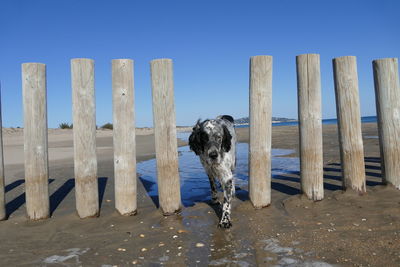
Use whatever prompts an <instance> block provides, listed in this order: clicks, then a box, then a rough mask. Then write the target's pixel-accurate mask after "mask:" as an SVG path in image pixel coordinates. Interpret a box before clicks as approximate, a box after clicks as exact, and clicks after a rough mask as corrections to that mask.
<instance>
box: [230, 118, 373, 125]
mask: <svg viewBox="0 0 400 267" xmlns="http://www.w3.org/2000/svg"><path fill="white" fill-rule="evenodd" d="M367 122H377V117H376V116H364V117H361V123H367ZM336 123H337V119H323V120H322V124H336ZM298 124H299V122H298V121H288V122H275V123H272V126H288V125H298ZM246 127H249V125H248V124H243V125H237V126H236V128H246Z"/></svg>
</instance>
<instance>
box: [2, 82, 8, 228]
mask: <svg viewBox="0 0 400 267" xmlns="http://www.w3.org/2000/svg"><path fill="white" fill-rule="evenodd" d="M4 186H5V183H4V158H3V123H2V116H1V84H0V221H1V220H4V219H6V217H7V214H6V198H5V196H6V195H5V188H4Z"/></svg>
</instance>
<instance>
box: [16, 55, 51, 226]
mask: <svg viewBox="0 0 400 267" xmlns="http://www.w3.org/2000/svg"><path fill="white" fill-rule="evenodd" d="M22 91H23V102H24V103H23V106H24V155H25V193H26V210H27V213H28V218H29V219H31V220H39V219H45V218H48V217H49V216H50V209H49V186H48V179H49V167H48V149H47V102H46V65H44V64H40V63H25V64H22Z"/></svg>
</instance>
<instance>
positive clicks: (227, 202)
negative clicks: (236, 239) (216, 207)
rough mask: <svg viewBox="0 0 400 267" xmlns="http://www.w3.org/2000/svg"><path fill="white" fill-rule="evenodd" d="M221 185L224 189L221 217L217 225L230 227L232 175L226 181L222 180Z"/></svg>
mask: <svg viewBox="0 0 400 267" xmlns="http://www.w3.org/2000/svg"><path fill="white" fill-rule="evenodd" d="M222 183H223V184H222V187H223V189H224V203H223V204H222V217H221V221H220V222H219V225H218V226H219V227H222V228H230V227H231V226H232V222H231V202H232V197H233V192H234V191H233V178H232V176H231V177H230V178H229V179H227V180H226V181H222Z"/></svg>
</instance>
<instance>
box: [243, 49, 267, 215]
mask: <svg viewBox="0 0 400 267" xmlns="http://www.w3.org/2000/svg"><path fill="white" fill-rule="evenodd" d="M249 113H250V145H249V196H250V201H251V202H252V204H253V206H254V207H255V208H262V207H266V206H268V205H269V204H270V203H271V127H272V121H271V120H272V56H254V57H251V59H250V103H249Z"/></svg>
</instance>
